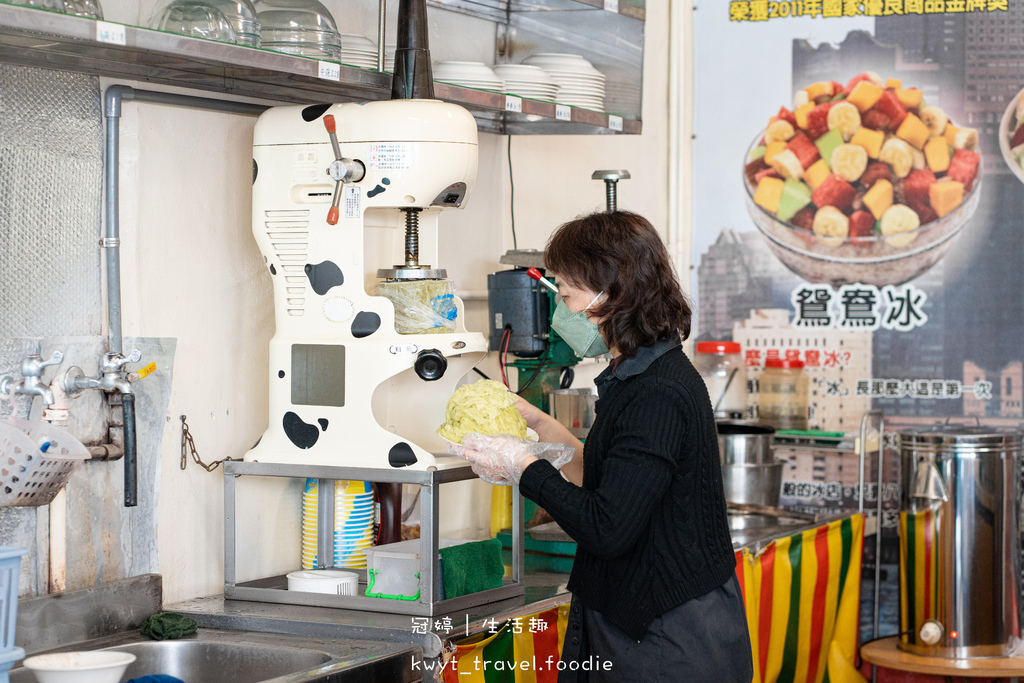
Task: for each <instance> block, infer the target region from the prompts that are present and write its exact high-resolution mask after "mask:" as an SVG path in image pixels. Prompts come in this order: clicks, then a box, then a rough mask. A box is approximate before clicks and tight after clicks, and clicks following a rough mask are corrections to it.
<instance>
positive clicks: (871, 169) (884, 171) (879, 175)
mask: <svg viewBox="0 0 1024 683" xmlns="http://www.w3.org/2000/svg"><path fill="white" fill-rule="evenodd" d="M804 175H806V173H805V174H804ZM882 179H885V180H892V171H890V170H889V164H887V163H885V162H884V161H872V162H871V163H870V164H868V167H867V169H866V170H865V171H864V173H863V174H862V175H861V177H860V184H861V185H862V186H863V187H865V188H870V187H871V186H872V185H874V184H875V182H876V181H878V180H882Z"/></svg>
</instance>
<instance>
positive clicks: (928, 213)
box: [907, 198, 939, 225]
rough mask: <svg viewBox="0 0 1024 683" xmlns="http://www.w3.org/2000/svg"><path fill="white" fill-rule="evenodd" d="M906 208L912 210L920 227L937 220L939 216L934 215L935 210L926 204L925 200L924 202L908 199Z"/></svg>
mask: <svg viewBox="0 0 1024 683" xmlns="http://www.w3.org/2000/svg"><path fill="white" fill-rule="evenodd" d="M907 206H909V207H910V208H911V209H913V210H914V213H916V214H917V217H918V218H920V219H921V225H924V224H926V223H931V222H932V221H935V220H938V219H939V214H937V213H935V209H933V208H932V205H931V204H929V203H928V200H927V198H926V199H925V200H924V201H921V200H918V199H908V200H907Z"/></svg>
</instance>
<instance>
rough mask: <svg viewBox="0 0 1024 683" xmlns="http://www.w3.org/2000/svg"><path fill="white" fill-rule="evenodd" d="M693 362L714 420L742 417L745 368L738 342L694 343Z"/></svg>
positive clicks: (745, 400) (745, 392)
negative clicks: (708, 400)
mask: <svg viewBox="0 0 1024 683" xmlns="http://www.w3.org/2000/svg"><path fill="white" fill-rule="evenodd" d="M693 365H694V367H695V368H697V372H699V373H700V376H701V377H703V378H704V384H705V385H706V386H707V388H708V396H710V397H711V406H712V407H713V408H714V410H715V418H716V419H733V420H738V419H742V418H743V416H744V414H745V413H746V409H747V369H746V367H745V366H744V365H743V355H742V353H741V349H740V345H739V344H737V343H736V342H731V341H704V342H697V346H696V354H694V358H693Z"/></svg>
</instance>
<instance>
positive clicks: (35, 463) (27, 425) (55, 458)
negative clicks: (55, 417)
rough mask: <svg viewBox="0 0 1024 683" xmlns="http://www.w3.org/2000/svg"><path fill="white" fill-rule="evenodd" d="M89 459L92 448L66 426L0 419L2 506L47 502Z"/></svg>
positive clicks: (36, 504) (0, 486)
mask: <svg viewBox="0 0 1024 683" xmlns="http://www.w3.org/2000/svg"><path fill="white" fill-rule="evenodd" d="M88 458H89V449H87V448H86V447H85V446H83V445H82V443H81V442H80V441H79V440H78V439H76V438H75V437H73V436H71V435H70V434H68V433H67V432H66V431H64V430H63V429H60V428H58V427H54V426H53V425H51V424H48V423H46V422H41V421H36V422H25V421H22V420H4V421H0V506H4V507H10V506H39V505H46V504H48V503H49V502H50V501H52V500H53V498H54V496H56V495H57V493H58V492H60V490H61V489H62V488H64V485H65V484H66V483H67V480H68V477H70V476H71V473H72V472H74V470H75V468H76V467H77V466H78V464H79V463H80V462H82V461H83V460H86V459H88ZM0 565H2V559H0Z"/></svg>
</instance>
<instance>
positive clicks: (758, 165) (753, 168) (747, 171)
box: [743, 157, 769, 186]
mask: <svg viewBox="0 0 1024 683" xmlns="http://www.w3.org/2000/svg"><path fill="white" fill-rule="evenodd" d="M766 168H769V166H768V164H766V163H765V161H764V157H758V158H756V159H754V160H753V161H751V162H749V163H747V165H746V166H744V167H743V174H744V175H745V176H747V182H748V183H750V184H751V185H755V186H756V185H757V174H758V173H760V172H761V171H763V170H765V169H766Z"/></svg>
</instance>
